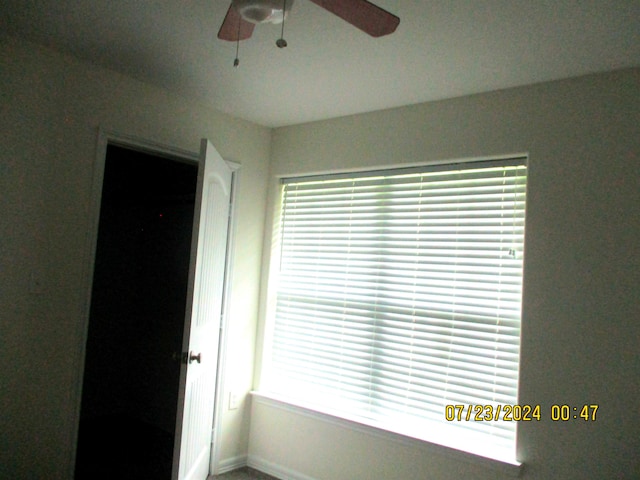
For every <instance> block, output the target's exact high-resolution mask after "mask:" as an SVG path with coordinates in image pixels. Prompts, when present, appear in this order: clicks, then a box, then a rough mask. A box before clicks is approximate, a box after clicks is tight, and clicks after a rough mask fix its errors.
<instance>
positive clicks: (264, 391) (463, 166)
mask: <svg viewBox="0 0 640 480" xmlns="http://www.w3.org/2000/svg"><path fill="white" fill-rule="evenodd" d="M526 163H527V162H526V157H524V156H517V157H510V158H508V159H492V160H483V161H474V162H462V163H456V164H444V165H436V166H433V165H430V166H420V167H411V168H408V169H391V170H381V171H375V172H356V173H354V172H346V173H341V174H332V175H323V176H314V177H310V176H308V177H298V178H294V179H285V180H283V183H295V182H305V181H313V180H336V179H341V178H349V179H351V178H361V177H370V176H379V175H400V174H407V175H408V174H411V173H415V172H419V171H425V172H428V173H432V172H439V171H440V172H442V171H449V170H458V169H459V170H461V171H468V170H469V169H473V168H476V167H479V166H501V165H516V164H518V165H520V166H522V167H523V168H524V172H525V175H526ZM521 187H522V188H523V189H524V190H526V180H525V182H524V185H522V186H521ZM518 188H519V187H518ZM522 196H524V191H523V192H522ZM519 198H520V197H519ZM508 201H509V200H507V202H508ZM518 201H519V200H518ZM515 203H516V202H515V200H514V205H515ZM519 208H520V207H519ZM520 210H521V211H520V212H519V213H518V215H521V217H519V218H518V228H519V230H520V231H523V229H524V207H521V208H520ZM509 220H510V219H509V218H507V221H506V223H507V224H508V222H509ZM513 221H514V222H515V217H514V220H513ZM274 228H276V232H275V235H274V236H273V238H274V239H275V240H274V241H275V243H276V248H274V249H273V250H272V251H273V253H274V254H273V255H272V261H273V263H274V264H276V265H277V264H279V262H280V261H281V259H280V258H279V252H278V248H279V247H281V243H280V241H281V239H282V235H281V234H282V232H280V231H279V230H278V229H279V228H280V224H279V223H277V225H275V226H274ZM523 242H524V240H523V239H522V241H521V242H520V244H519V245H518V246H517V249H518V250H519V251H518V252H516V253H515V254H516V255H517V256H518V257H519V258H520V260H521V259H522V256H523ZM504 248H505V251H508V252H509V255H512V253H513V252H512V251H513V250H514V249H513V248H512V246H511V245H504ZM520 268H521V267H520ZM274 270H278V269H277V268H275V269H274ZM272 273H273V272H272ZM277 277H278V275H277V274H276V275H275V279H274V278H273V277H272V278H271V279H270V282H269V288H270V290H273V287H274V283H276V284H277V281H278V278H277ZM270 298H271V299H272V300H273V298H272V296H271V295H270ZM520 300H521V298H520ZM518 308H519V306H518ZM267 317H268V318H267V326H268V328H267V332H268V334H267V335H265V359H264V363H263V371H262V381H261V388H260V391H259V396H260V398H263V399H266V398H268V399H270V400H271V401H278V402H283V403H284V404H288V405H295V406H296V407H295V408H296V409H298V411H299V409H300V408H302V409H307V410H308V411H309V412H311V415H314V413H313V412H316V414H317V415H320V416H321V417H323V416H326V415H329V416H330V418H332V419H334V420H335V419H344V420H346V421H347V422H349V423H351V422H356V423H357V424H359V425H363V426H368V427H373V428H374V429H375V430H379V431H388V432H392V434H393V435H395V436H397V434H399V435H400V436H403V437H406V438H408V439H418V440H421V441H427V442H431V443H435V444H439V445H444V446H447V447H452V448H455V449H457V450H463V451H467V452H469V453H472V454H474V455H480V456H482V457H486V458H488V459H494V460H498V461H500V462H503V463H505V464H508V465H513V466H519V465H520V463H519V462H518V461H517V460H516V458H515V428H514V430H513V449H512V453H507V454H505V452H504V451H502V452H498V453H496V454H493V453H492V452H491V449H489V450H488V451H487V450H483V449H482V448H480V449H478V448H474V447H473V445H465V444H464V442H460V441H459V438H461V437H462V436H468V435H469V433H470V432H469V431H468V430H467V431H462V432H457V429H456V428H449V429H445V430H448V431H449V433H448V434H446V433H445V432H444V431H443V429H438V432H437V433H438V434H437V435H433V434H424V432H422V431H420V429H419V430H417V431H411V430H410V429H407V428H394V426H393V424H391V425H389V424H387V425H384V424H381V423H380V422H379V421H377V420H376V419H371V418H366V417H362V416H359V415H352V414H351V413H349V412H347V413H345V412H343V411H340V410H339V409H338V410H336V409H334V408H332V407H331V406H329V407H327V406H323V405H318V404H315V405H314V404H313V403H312V402H308V401H307V400H304V399H302V400H301V399H300V398H295V397H292V396H289V395H286V394H285V395H283V394H281V393H279V392H277V391H276V392H274V391H272V390H271V388H270V384H271V383H272V382H273V377H272V376H271V373H272V372H271V370H270V360H269V358H270V356H271V346H272V341H273V332H274V330H273V326H274V321H275V314H274V306H273V304H272V305H271V307H270V308H269V313H268V315H267ZM518 338H519V332H518ZM518 355H519V353H518ZM516 374H517V372H516ZM516 383H517V379H516ZM512 401H513V403H517V393H516V396H515V397H513V400H512ZM455 403H456V404H457V403H458V402H455ZM487 403H489V402H488V401H487ZM493 403H494V404H495V403H497V402H493ZM466 405H468V404H466ZM444 415H445V412H444V411H443V412H442V416H443V417H444ZM464 415H466V411H465V413H464ZM323 418H324V417H323ZM454 423H455V422H454ZM496 423H497V422H496ZM434 426H435V427H436V428H437V425H434ZM441 426H442V425H441ZM451 426H452V425H451ZM380 429H381V430H380ZM431 430H434V429H433V428H432V429H431ZM447 437H448V438H447ZM472 443H473V442H472Z"/></svg>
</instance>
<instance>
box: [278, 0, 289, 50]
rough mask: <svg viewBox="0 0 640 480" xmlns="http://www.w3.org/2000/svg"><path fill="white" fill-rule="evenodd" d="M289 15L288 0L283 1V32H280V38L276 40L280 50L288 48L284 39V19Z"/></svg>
mask: <svg viewBox="0 0 640 480" xmlns="http://www.w3.org/2000/svg"><path fill="white" fill-rule="evenodd" d="M286 15H287V0H282V30H281V31H280V38H279V39H278V40H276V45H277V46H278V48H284V47H286V46H287V41H286V40H285V39H284V19H285V17H286Z"/></svg>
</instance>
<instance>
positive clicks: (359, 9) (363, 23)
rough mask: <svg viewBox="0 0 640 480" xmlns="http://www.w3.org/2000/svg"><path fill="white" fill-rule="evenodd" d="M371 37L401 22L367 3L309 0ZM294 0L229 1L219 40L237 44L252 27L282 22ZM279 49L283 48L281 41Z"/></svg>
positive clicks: (388, 31) (342, 0) (393, 29)
mask: <svg viewBox="0 0 640 480" xmlns="http://www.w3.org/2000/svg"><path fill="white" fill-rule="evenodd" d="M311 1H312V2H313V3H315V4H316V5H318V6H319V7H321V8H324V9H325V10H328V11H329V12H331V13H333V14H334V15H337V16H338V17H340V18H342V19H343V20H345V21H346V22H348V23H350V24H351V25H353V26H354V27H357V28H359V29H360V30H362V31H363V32H365V33H368V34H369V35H371V36H372V37H382V36H384V35H389V34H390V33H393V32H394V31H395V30H396V28H397V27H398V24H399V23H400V19H399V18H398V17H396V16H395V15H393V14H392V13H389V12H387V11H386V10H384V9H382V8H380V7H378V6H377V5H374V4H373V3H371V2H368V1H367V0H311ZM292 5H293V0H232V2H231V5H230V6H229V10H227V15H226V16H225V18H224V21H223V22H222V26H221V27H220V31H218V38H219V39H221V40H228V41H230V42H238V41H240V40H246V39H247V38H249V37H251V34H252V33H253V28H254V26H255V24H258V23H282V22H284V19H285V17H286V16H287V14H288V12H289V11H290V9H291V6H292ZM276 44H277V45H278V47H281V48H282V47H285V46H286V42H285V41H284V39H283V38H280V39H279V40H278V42H276Z"/></svg>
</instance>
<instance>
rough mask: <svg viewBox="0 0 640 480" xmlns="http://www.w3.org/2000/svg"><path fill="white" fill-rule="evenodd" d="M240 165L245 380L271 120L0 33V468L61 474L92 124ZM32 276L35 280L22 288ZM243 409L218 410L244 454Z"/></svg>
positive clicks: (237, 317)
mask: <svg viewBox="0 0 640 480" xmlns="http://www.w3.org/2000/svg"><path fill="white" fill-rule="evenodd" d="M99 126H101V127H103V128H106V129H108V130H114V131H117V132H120V133H123V134H128V135H134V136H138V137H140V138H142V139H146V140H149V141H154V142H158V143H161V144H165V145H169V146H172V147H176V148H180V149H183V150H187V151H191V152H197V151H198V149H199V146H200V138H202V137H208V138H210V139H211V140H212V141H213V143H214V144H215V145H216V147H217V149H218V150H219V151H220V153H221V154H222V156H223V157H224V158H226V159H228V160H233V161H235V162H238V163H240V164H241V165H242V167H241V169H240V177H239V191H238V195H237V200H238V203H237V205H236V208H237V210H236V212H237V230H236V237H235V238H236V239H238V241H237V242H236V243H235V245H234V266H235V270H234V275H233V283H232V289H231V302H230V319H229V320H230V321H229V331H228V337H229V348H228V362H227V365H228V366H229V368H228V370H227V371H226V372H225V374H226V375H225V378H226V379H227V385H228V388H233V389H235V390H236V391H238V392H240V393H243V392H246V391H248V390H249V388H250V387H251V379H252V372H253V343H254V337H255V323H256V312H257V299H258V288H259V284H258V283H259V282H258V278H259V269H260V262H261V249H262V238H263V218H264V203H265V195H266V191H267V180H266V178H267V172H268V155H269V148H270V138H271V131H270V130H269V129H267V128H263V127H259V126H256V125H253V124H251V123H248V122H245V121H241V120H238V119H235V118H233V117H230V116H228V115H224V114H221V113H219V112H216V111H214V110H212V109H209V108H207V107H205V106H203V105H201V104H198V103H196V102H194V101H191V100H189V99H184V98H178V97H176V96H173V95H170V94H168V93H166V92H164V91H162V90H159V89H156V88H153V87H150V86H148V85H145V84H142V83H139V82H137V81H134V80H131V79H129V78H126V77H123V76H121V75H118V74H115V73H113V72H110V71H107V70H104V69H101V68H97V67H93V66H89V65H86V64H82V63H79V62H77V61H75V60H72V59H70V58H68V57H65V56H61V55H58V54H56V53H53V52H52V51H50V50H47V49H44V48H41V47H35V46H33V45H30V44H27V43H22V42H18V41H14V40H4V41H2V42H1V43H0V202H1V203H0V371H1V374H2V376H1V383H0V478H7V479H9V478H11V479H22V478H25V479H37V478H47V479H67V478H71V472H70V471H69V468H70V461H71V458H72V454H73V450H74V448H75V447H74V444H73V442H74V435H75V428H76V425H75V422H76V415H77V410H76V409H77V407H78V404H79V393H80V391H79V388H78V381H79V378H80V374H79V372H80V369H81V364H82V358H81V350H82V344H83V338H84V337H83V336H84V328H85V322H86V318H85V315H86V313H85V312H86V310H85V306H86V305H85V304H86V296H87V291H88V290H87V289H88V287H87V276H86V273H87V270H86V268H87V266H88V264H89V262H90V261H91V258H90V255H89V254H90V249H89V244H88V238H87V233H88V231H89V228H90V225H91V222H92V221H93V220H94V219H93V213H94V212H93V211H92V209H91V206H90V199H91V186H92V181H93V168H94V164H95V162H96V146H97V133H98V127H99ZM32 276H33V278H34V280H35V281H37V282H39V283H40V284H41V286H40V287H38V288H36V289H35V291H34V290H31V291H30V288H29V287H30V282H31V279H32ZM248 413H249V412H248V409H247V408H241V409H239V410H237V411H229V412H225V415H224V422H223V426H222V427H223V429H222V430H223V435H222V447H221V448H222V454H221V458H222V459H225V458H234V457H237V456H242V455H246V451H247V442H248V437H247V435H248V428H249V417H248Z"/></svg>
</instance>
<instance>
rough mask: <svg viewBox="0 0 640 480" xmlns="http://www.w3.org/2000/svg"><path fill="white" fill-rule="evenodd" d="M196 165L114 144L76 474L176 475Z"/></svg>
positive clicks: (107, 163)
mask: <svg viewBox="0 0 640 480" xmlns="http://www.w3.org/2000/svg"><path fill="white" fill-rule="evenodd" d="M197 175H198V168H197V164H196V163H194V162H191V161H189V160H185V159H180V158H177V157H176V158H171V157H169V156H158V155H155V154H151V153H148V152H142V151H137V150H133V149H129V148H125V147H121V146H117V145H112V144H108V145H107V150H106V159H105V170H104V180H103V186H102V201H101V206H100V219H99V227H98V239H97V246H96V255H95V267H94V275H93V284H92V295H91V307H90V315H89V328H88V334H87V343H86V353H85V367H84V376H83V388H82V400H81V408H80V428H79V434H78V444H77V454H76V466H75V478H76V480H83V479H85V478H87V479H88V478H91V479H95V478H120V479H128V478H154V479H157V480H162V479H166V480H169V479H170V478H171V469H172V458H173V448H174V436H175V425H176V413H177V403H178V390H179V380H180V352H181V350H182V340H183V338H182V337H183V329H184V320H185V306H186V299H187V284H188V278H189V259H190V250H191V235H192V225H193V215H194V204H195V195H196V183H197Z"/></svg>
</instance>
